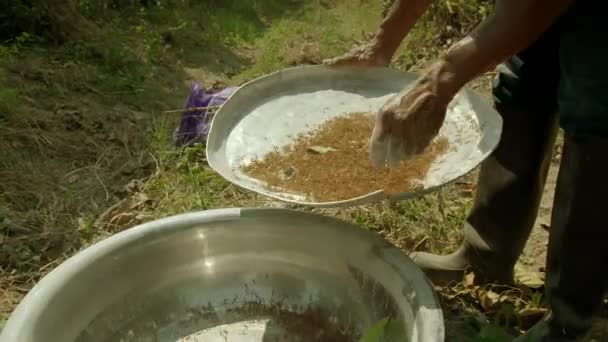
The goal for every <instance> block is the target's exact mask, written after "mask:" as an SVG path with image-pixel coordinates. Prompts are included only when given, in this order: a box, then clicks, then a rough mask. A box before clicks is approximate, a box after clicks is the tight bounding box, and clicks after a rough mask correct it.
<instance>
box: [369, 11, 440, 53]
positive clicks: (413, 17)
mask: <svg viewBox="0 0 608 342" xmlns="http://www.w3.org/2000/svg"><path fill="white" fill-rule="evenodd" d="M430 3H431V0H397V1H396V2H395V3H394V4H393V7H392V8H391V10H390V11H389V13H388V14H387V15H386V17H385V18H384V20H383V21H382V24H380V28H379V29H378V31H377V32H376V35H375V37H374V40H373V42H374V44H375V45H376V47H377V49H378V51H379V52H380V53H381V54H382V55H383V56H384V57H385V58H386V59H388V60H389V61H390V59H391V58H392V57H393V55H394V54H395V52H396V51H397V49H398V48H399V45H401V42H402V41H403V39H404V38H405V36H406V35H407V34H408V32H410V30H411V29H412V27H414V25H415V24H416V22H417V21H418V19H420V17H421V16H422V14H424V12H425V11H426V9H427V8H428V7H429V4H430Z"/></svg>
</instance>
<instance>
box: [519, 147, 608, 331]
mask: <svg viewBox="0 0 608 342" xmlns="http://www.w3.org/2000/svg"><path fill="white" fill-rule="evenodd" d="M607 174H608V139H601V138H574V137H571V136H566V140H565V144H564V151H563V156H562V162H561V167H560V172H559V176H558V179H557V187H556V189H555V191H556V193H555V200H554V207H553V212H552V217H551V221H552V222H551V231H550V236H549V246H548V249H547V275H546V281H545V287H546V293H547V300H548V303H549V307H550V309H551V314H550V315H549V316H548V317H547V318H546V319H544V320H543V321H541V322H540V323H538V324H537V326H535V327H533V328H532V329H531V330H530V331H529V332H528V334H526V335H524V336H523V337H521V338H520V339H519V340H518V341H534V342H536V341H542V342H545V341H585V340H586V339H585V337H586V334H587V333H588V330H589V328H590V327H591V320H592V318H593V317H594V315H595V314H596V313H597V312H598V310H599V309H600V307H601V305H602V302H603V298H604V295H605V293H606V290H607V289H608V272H607V271H608V248H607V246H606V243H607V241H608V229H606V228H607V227H606V223H605V221H606V215H605V213H606V194H608V182H607V181H606V180H605V177H606V175H607Z"/></svg>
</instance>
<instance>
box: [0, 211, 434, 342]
mask: <svg viewBox="0 0 608 342" xmlns="http://www.w3.org/2000/svg"><path fill="white" fill-rule="evenodd" d="M387 317H390V321H389V322H390V324H389V328H390V329H386V330H387V331H389V330H390V331H391V332H392V333H391V335H390V336H392V339H386V340H393V341H400V342H401V341H424V342H428V341H443V334H444V333H443V317H442V313H441V309H440V307H439V305H438V302H437V300H436V298H435V296H434V293H433V290H432V288H431V286H430V283H429V282H428V281H427V279H426V278H425V277H424V275H423V273H422V271H421V270H420V269H419V268H417V266H416V265H415V264H414V263H413V262H412V261H411V260H410V259H409V258H408V257H407V256H406V255H405V254H404V253H403V252H401V251H400V250H399V249H397V248H396V247H394V246H393V245H391V244H390V243H388V242H386V241H385V240H382V239H381V238H379V237H378V236H376V234H374V233H371V232H369V231H366V230H364V229H361V228H359V227H356V226H353V225H349V224H347V223H344V222H342V221H338V220H335V219H331V218H327V217H324V216H321V215H316V214H310V213H303V212H298V211H291V210H284V209H222V210H210V211H203V212H196V213H189V214H183V215H178V216H174V217H170V218H166V219H162V220H159V221H154V222H151V223H147V224H144V225H141V226H138V227H135V228H132V229H129V230H127V231H124V232H122V233H119V234H117V235H115V236H113V237H110V238H108V239H106V240H104V241H102V242H100V243H98V244H96V245H94V246H92V247H90V248H88V249H86V250H84V251H83V252H81V253H79V254H78V255H76V256H75V257H73V258H71V259H69V260H67V261H66V262H65V263H63V264H62V265H60V266H59V267H58V268H57V269H55V270H54V271H53V272H51V273H50V274H49V275H48V276H47V277H45V278H44V279H43V280H42V281H41V282H40V283H39V284H38V285H37V286H36V287H35V288H34V289H32V290H31V292H30V293H29V294H28V295H27V296H26V297H25V299H24V300H23V301H22V302H21V303H20V305H19V306H18V308H17V309H16V310H15V312H14V313H13V315H12V316H11V318H10V319H9V321H8V322H7V325H6V326H5V329H4V331H3V332H2V335H1V337H0V341H3V342H17V341H18V342H62V341H69V342H71V341H104V342H105V341H117V342H118V341H124V342H127V341H155V342H165V341H171V342H174V341H209V342H214V341H235V342H239V341H252V342H253V341H256V342H257V341H260V342H261V341H264V342H269V341H307V342H308V341H332V342H340V341H358V340H359V339H360V338H361V336H362V335H363V334H364V333H365V332H366V331H367V332H369V329H370V328H374V327H376V328H377V327H378V326H380V325H379V324H378V322H386V321H383V319H386V318H387ZM334 330H335V331H334ZM338 330H340V331H341V332H338ZM372 330H373V329H372ZM370 342H376V340H370Z"/></svg>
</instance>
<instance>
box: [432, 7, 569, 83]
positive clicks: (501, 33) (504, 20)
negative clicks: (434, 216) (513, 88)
mask: <svg viewBox="0 0 608 342" xmlns="http://www.w3.org/2000/svg"><path fill="white" fill-rule="evenodd" d="M572 2H573V0H528V1H513V0H499V1H497V4H496V8H495V11H494V13H493V14H492V15H491V16H489V17H488V18H486V20H484V21H483V22H482V23H481V24H480V25H479V26H478V27H477V28H476V29H475V30H474V31H473V32H472V33H471V34H469V35H467V36H466V37H465V38H464V39H462V40H461V41H460V42H458V43H457V44H455V45H454V46H453V47H452V48H450V50H448V53H447V55H446V56H445V57H444V58H443V60H442V61H441V62H440V64H442V69H443V71H445V72H443V71H442V73H443V76H442V77H443V79H444V80H447V83H449V84H451V86H452V87H454V88H457V89H460V88H461V87H462V86H464V85H465V84H466V83H467V82H469V81H471V80H472V79H474V78H475V77H477V76H479V75H480V74H482V73H484V72H486V71H488V70H491V69H492V68H494V67H495V66H496V65H498V64H499V63H501V62H502V61H504V60H506V59H507V58H508V57H510V56H512V55H514V54H516V53H518V52H520V51H521V50H523V49H525V48H526V47H528V46H529V45H531V44H532V43H534V41H535V40H536V39H538V38H539V37H540V36H541V35H542V34H543V32H545V31H546V30H547V29H548V28H549V27H550V26H551V24H553V23H554V22H555V20H556V19H557V18H558V17H559V16H560V15H561V14H562V13H564V12H565V11H566V10H567V8H568V6H569V5H570V4H571V3H572Z"/></svg>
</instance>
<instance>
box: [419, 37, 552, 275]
mask: <svg viewBox="0 0 608 342" xmlns="http://www.w3.org/2000/svg"><path fill="white" fill-rule="evenodd" d="M557 38H558V35H557V34H556V33H555V32H553V31H550V32H548V33H547V34H546V35H545V36H544V37H543V38H541V39H540V40H539V41H538V42H536V43H535V44H534V45H533V46H531V47H530V48H528V49H527V50H525V51H523V52H522V53H520V54H519V55H518V56H515V57H513V58H512V59H511V60H509V61H508V62H507V63H505V64H504V65H501V67H499V76H498V78H497V80H496V82H495V84H494V89H493V94H494V99H495V107H496V109H497V110H498V112H499V113H500V115H501V116H502V117H503V132H502V137H501V141H500V144H499V146H498V148H497V149H496V150H495V151H494V152H493V153H492V155H491V156H490V157H489V158H488V159H487V160H486V161H484V163H483V164H482V167H481V171H480V175H479V179H478V188H477V194H476V198H475V203H474V207H473V209H472V211H471V212H470V214H469V216H468V218H467V220H466V223H465V227H464V235H465V239H464V242H463V243H462V245H461V247H460V248H459V249H458V250H457V251H456V252H455V253H452V254H450V255H446V256H439V255H433V254H429V253H423V252H418V253H412V254H411V255H410V256H411V257H412V259H413V260H414V261H415V262H416V263H417V264H418V265H419V266H421V267H422V268H423V270H425V272H426V274H427V275H428V276H429V278H430V279H431V280H432V281H433V282H434V283H436V284H441V283H445V282H450V281H459V280H462V276H463V273H464V269H465V268H466V267H469V266H470V267H472V268H473V269H474V270H475V271H476V277H475V279H476V280H477V281H479V282H500V283H510V282H512V279H513V267H514V265H515V262H516V261H517V259H518V257H519V255H520V253H521V251H522V250H523V247H524V245H525V243H526V240H527V238H528V236H529V234H530V231H531V229H532V227H533V225H534V221H535V218H536V215H537V211H538V207H539V204H540V199H541V197H542V193H543V188H544V184H545V179H546V175H547V170H548V166H549V161H550V157H551V150H552V147H553V143H554V140H555V134H556V130H557V123H556V121H557V120H556V112H557V101H556V93H557V90H556V89H557V77H558V74H559V73H558V70H559V67H558V65H557V59H558V58H557V46H558V45H557Z"/></svg>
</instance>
